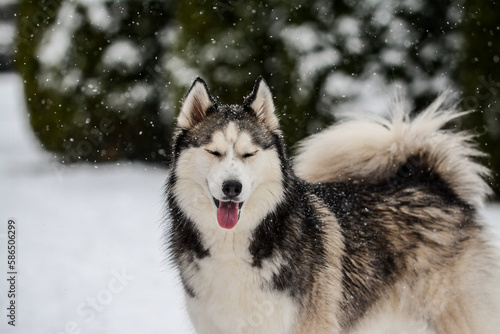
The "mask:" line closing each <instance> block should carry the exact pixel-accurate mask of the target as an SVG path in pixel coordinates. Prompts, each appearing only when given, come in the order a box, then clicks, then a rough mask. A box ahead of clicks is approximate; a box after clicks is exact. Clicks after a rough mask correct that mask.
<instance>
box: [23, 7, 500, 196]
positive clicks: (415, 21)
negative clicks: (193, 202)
mask: <svg viewBox="0 0 500 334" xmlns="http://www.w3.org/2000/svg"><path fill="white" fill-rule="evenodd" d="M174 3H175V4H176V5H175V6H174V5H173V4H174ZM20 7H21V8H20V15H19V16H18V22H19V38H18V56H17V64H18V67H19V69H20V70H21V72H22V75H23V78H24V80H25V89H26V93H27V98H28V107H29V111H30V115H31V123H32V126H33V129H34V130H35V133H36V135H37V136H38V138H39V139H40V141H41V142H42V144H43V145H44V146H45V147H46V148H47V149H49V150H50V151H53V152H56V153H58V155H59V156H60V157H61V158H62V160H63V161H69V162H74V161H79V160H84V161H108V160H117V159H138V160H146V161H153V162H156V161H162V160H163V159H164V155H165V154H166V153H167V151H168V147H169V144H168V141H169V138H170V135H171V132H172V127H173V123H174V121H175V116H176V113H177V112H178V110H179V107H180V101H181V100H182V98H183V96H184V94H185V93H186V91H187V89H188V88H189V86H190V85H191V83H192V82H193V80H194V79H195V78H196V76H202V77H203V78H204V79H205V80H206V81H207V82H208V84H209V87H210V88H211V89H212V91H211V93H212V95H214V96H215V97H216V98H218V99H219V100H220V101H221V102H224V103H241V102H242V101H243V97H244V96H245V95H246V94H248V93H249V92H250V91H251V89H252V85H253V83H254V80H255V79H256V78H257V77H258V76H260V75H261V76H263V77H264V78H265V79H266V81H267V82H268V83H269V85H270V86H271V89H272V91H273V94H274V95H275V104H276V107H277V109H278V113H279V114H280V118H281V124H282V126H283V130H284V132H285V138H286V140H287V141H288V144H292V145H293V144H294V143H296V142H297V141H298V140H300V139H302V138H304V137H305V136H306V135H309V134H312V133H315V132H316V131H318V130H320V129H321V128H323V127H325V126H327V125H329V124H331V123H332V122H333V121H334V116H335V114H336V113H338V112H351V111H371V112H378V113H380V112H384V111H386V109H388V107H389V101H390V99H391V97H392V96H391V95H393V91H394V90H395V89H399V90H400V91H402V92H403V94H404V95H405V96H406V97H407V98H408V100H409V101H411V102H412V103H413V106H414V107H415V109H421V108H422V107H425V106H426V105H427V104H428V103H429V102H430V101H431V100H432V99H433V98H435V97H436V95H437V94H439V93H440V92H441V91H443V90H446V89H448V88H449V89H451V90H452V91H454V92H457V95H458V92H461V91H462V88H463V95H462V96H457V97H458V98H460V97H462V98H463V102H464V103H463V104H464V106H465V108H466V109H471V108H475V109H478V110H479V111H480V112H477V113H473V114H472V115H470V116H469V118H467V119H466V121H465V122H464V123H463V127H464V128H467V129H473V130H474V131H479V132H480V133H484V135H483V136H482V137H481V138H480V142H481V144H482V145H483V147H484V149H485V151H487V152H488V153H490V155H491V166H490V167H492V168H493V169H494V172H495V175H496V176H497V184H498V173H499V172H500V152H499V149H498V147H500V125H499V120H498V118H499V116H500V115H499V108H500V107H499V104H498V91H499V90H500V84H499V82H500V74H499V68H500V67H499V66H498V63H499V56H500V50H499V49H498V48H499V45H500V44H499V43H498V40H500V38H499V37H500V35H499V34H500V30H499V29H498V18H499V17H500V13H499V9H498V8H499V6H497V5H496V4H494V3H492V2H491V1H488V0H480V1H479V2H477V1H472V0H444V1H432V0H402V1H395V0H394V1H387V0H373V1H363V0H339V1H327V0H316V1H308V0H293V1H284V0H271V1H267V2H261V1H256V0H255V1H254V0H250V1H243V0H200V1H108V2H76V1H70V0H57V1H53V0H44V1H34V0H23V1H22V2H21V6H20ZM100 7H105V11H106V13H108V14H109V17H110V19H108V20H106V19H104V20H102V17H101V19H100V16H99V15H97V14H96V13H98V12H96V8H97V9H99V8H100ZM69 14H71V15H73V16H72V18H70V19H68V17H69V16H68V15H69ZM57 21H60V22H59V24H58V23H57ZM106 22H108V23H106ZM109 22H111V23H109ZM60 27H63V28H64V29H63V30H64V31H66V33H67V34H69V36H70V37H71V38H70V42H69V45H68V47H67V49H66V50H65V51H64V54H63V55H60V54H59V55H58V53H57V50H55V51H54V50H52V52H53V53H54V54H55V56H52V57H49V56H48V55H50V52H47V50H50V48H47V47H45V46H44V45H51V41H52V39H54V38H56V39H60V38H61V36H59V35H57V33H54V32H53V30H54V31H56V32H57V31H58V29H59V28H60ZM63 35H64V34H63ZM54 36H55V37H54ZM62 40H63V42H64V38H63V39H62ZM113 48H114V51H113ZM110 50H111V51H113V52H110ZM120 52H123V54H124V57H123V58H122V59H118V58H117V54H120ZM51 59H52V61H51ZM54 59H55V61H54ZM332 145H342V143H332ZM496 191H497V192H499V191H500V190H498V187H497V188H496Z"/></svg>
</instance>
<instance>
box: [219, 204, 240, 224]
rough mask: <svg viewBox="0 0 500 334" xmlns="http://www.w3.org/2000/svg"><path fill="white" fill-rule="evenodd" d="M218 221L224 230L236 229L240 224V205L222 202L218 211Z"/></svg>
mask: <svg viewBox="0 0 500 334" xmlns="http://www.w3.org/2000/svg"><path fill="white" fill-rule="evenodd" d="M217 221H218V222H219V225H220V227H222V228H227V229H232V228H233V227H235V226H236V223H237V222H238V203H236V202H222V201H221V202H220V204H219V209H218V210H217Z"/></svg>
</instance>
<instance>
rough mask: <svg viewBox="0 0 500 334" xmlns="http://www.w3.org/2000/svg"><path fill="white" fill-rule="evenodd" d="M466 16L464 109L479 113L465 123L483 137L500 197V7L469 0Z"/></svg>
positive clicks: (484, 1) (463, 77)
mask: <svg viewBox="0 0 500 334" xmlns="http://www.w3.org/2000/svg"><path fill="white" fill-rule="evenodd" d="M465 13H467V14H466V16H465V18H464V21H465V24H464V29H463V34H464V37H465V41H466V43H465V48H464V51H465V52H464V57H463V60H462V64H461V66H462V67H461V71H460V73H461V78H460V79H461V83H462V85H463V91H464V92H463V107H464V109H467V110H475V111H476V112H474V113H471V114H469V115H468V116H467V119H466V121H465V122H464V124H465V125H466V126H467V127H468V128H470V129H474V131H475V132H479V133H480V134H482V135H481V136H480V137H478V140H479V143H480V144H481V146H482V148H483V150H484V151H486V152H488V153H489V154H490V157H489V159H487V161H488V163H489V167H490V168H491V169H492V170H493V177H494V179H495V180H494V183H493V187H494V190H495V192H496V195H497V196H500V186H499V184H500V101H499V96H500V43H499V41H500V27H499V25H500V6H499V5H498V4H497V3H495V2H493V1H489V0H466V2H465Z"/></svg>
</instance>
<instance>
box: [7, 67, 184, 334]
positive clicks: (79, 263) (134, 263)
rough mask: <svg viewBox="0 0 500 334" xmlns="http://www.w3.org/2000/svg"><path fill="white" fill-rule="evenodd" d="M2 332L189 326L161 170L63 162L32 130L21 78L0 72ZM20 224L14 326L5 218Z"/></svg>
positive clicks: (178, 329) (176, 330)
mask: <svg viewBox="0 0 500 334" xmlns="http://www.w3.org/2000/svg"><path fill="white" fill-rule="evenodd" d="M0 113H1V114H0V242H1V244H0V268H1V270H0V280H1V283H0V310H1V311H0V333H3V334H7V333H23V334H24V333H30V334H56V333H57V334H59V333H68V334H69V333H72V334H73V333H163V334H167V333H168V334H170V333H172V334H184V333H193V330H192V329H191V325H190V323H189V319H188V317H187V314H186V312H185V309H184V299H183V298H184V297H183V293H182V287H181V285H180V283H179V281H178V279H177V275H176V273H175V271H174V270H173V269H172V268H171V267H170V266H169V265H168V264H167V263H166V256H165V253H164V252H163V251H162V250H163V247H164V245H163V239H162V233H163V228H162V226H161V221H162V216H163V207H162V206H163V200H162V196H163V193H162V188H163V184H164V182H165V177H166V170H162V169H155V168H153V167H151V166H149V165H143V164H121V165H108V166H103V165H99V166H92V165H80V166H77V167H75V168H63V167H62V166H61V165H59V164H58V163H55V162H54V161H53V160H52V159H51V157H50V155H49V154H47V153H46V152H44V151H42V150H41V149H40V148H39V145H38V143H37V141H36V139H35V137H34V135H33V134H32V133H31V132H30V129H29V124H28V118H27V113H26V107H25V103H24V101H23V96H22V85H21V79H20V78H19V77H18V76H17V75H14V74H7V75H0ZM9 219H10V220H13V221H15V224H16V232H17V233H16V244H17V254H16V260H17V261H16V270H17V286H16V299H15V300H16V326H15V327H12V326H10V325H8V324H7V321H8V320H9V318H7V317H6V315H7V307H8V305H7V302H9V301H10V300H9V298H7V292H8V288H9V286H8V285H7V284H6V279H7V278H8V275H7V271H8V270H7V269H6V267H7V245H6V241H7V234H6V231H7V224H8V221H9Z"/></svg>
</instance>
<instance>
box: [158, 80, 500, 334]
mask: <svg viewBox="0 0 500 334" xmlns="http://www.w3.org/2000/svg"><path fill="white" fill-rule="evenodd" d="M460 115H461V114H460V113H458V112H457V111H455V110H454V109H453V108H452V109H446V108H444V107H443V98H439V99H438V100H436V101H435V102H434V103H433V104H432V105H430V106H429V107H428V108H427V109H426V110H424V111H423V112H422V113H420V114H419V115H418V116H416V117H414V118H411V117H410V116H409V113H408V112H407V111H405V110H404V108H403V107H402V106H401V105H399V106H395V107H394V110H393V111H392V114H391V117H390V118H389V119H383V118H379V117H375V116H369V117H368V116H366V117H365V116H363V117H361V116H354V117H353V116H351V117H350V118H349V119H345V120H343V121H342V122H340V123H338V125H335V126H333V127H331V128H329V129H327V130H325V131H323V132H321V133H319V134H317V135H314V136H312V137H310V138H309V139H306V140H305V141H304V142H302V144H301V145H300V149H299V154H298V156H297V157H296V158H295V159H294V160H292V159H291V158H290V157H289V156H288V155H287V149H286V147H285V144H284V140H283V136H282V133H281V131H280V125H279V121H278V118H277V116H276V114H275V108H274V103H273V98H272V95H271V92H270V89H269V87H268V86H267V84H266V83H265V82H264V80H263V79H262V78H259V79H258V80H257V82H256V84H255V86H254V89H253V91H252V92H251V94H250V95H249V96H248V97H247V98H245V99H244V101H243V104H241V105H222V104H218V103H217V102H216V101H215V99H214V98H213V97H212V96H211V95H210V93H209V90H208V88H207V85H206V84H205V82H204V81H203V80H202V79H199V78H198V79H196V81H195V82H194V83H193V85H192V87H191V89H190V90H189V92H188V93H187V95H186V97H185V99H184V102H183V105H182V108H181V111H180V115H179V117H178V121H177V128H176V131H175V135H174V138H173V150H172V162H171V172H170V176H169V179H168V181H167V200H168V215H169V219H168V227H169V228H168V231H167V238H168V245H169V250H170V255H171V258H172V261H173V263H174V264H175V266H176V267H177V268H178V270H179V272H180V278H181V281H182V284H183V286H184V290H185V295H186V306H187V311H188V313H189V315H190V318H191V320H192V322H193V324H194V327H195V328H196V331H197V332H198V333H200V334H208V333H212V334H235V333H259V334H280V333H287V334H288V333H290V334H299V333H300V334H316V333H318V334H322V333H332V334H333V333H350V334H352V333H363V334H365V333H370V334H371V333H380V334H388V333H394V334H396V333H398V334H402V333H406V334H410V333H427V334H429V333H436V334H437V333H439V334H441V333H448V334H460V333H473V334H486V333H500V322H499V319H500V308H499V299H498V295H499V294H498V292H499V286H500V279H499V277H500V276H499V274H498V273H499V271H498V267H499V263H500V262H499V260H498V257H496V252H495V249H494V247H492V245H491V243H490V240H489V235H488V231H487V229H486V227H485V226H484V225H483V223H482V221H481V218H480V215H479V214H478V208H479V207H480V206H481V204H482V202H483V200H484V199H485V197H486V196H487V195H488V194H489V193H490V189H489V187H488V185H487V184H486V183H485V181H484V180H483V177H484V176H485V175H487V174H488V170H487V169H486V168H485V167H483V166H481V165H480V164H478V163H477V162H475V158H477V157H479V156H481V155H482V153H480V152H479V151H478V150H477V149H476V148H475V146H474V144H473V143H472V141H471V139H472V137H471V136H470V135H469V134H466V133H463V132H457V131H453V130H450V129H447V130H443V127H444V126H445V125H446V124H447V123H449V122H450V121H452V120H453V119H455V118H457V117H459V116H460Z"/></svg>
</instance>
